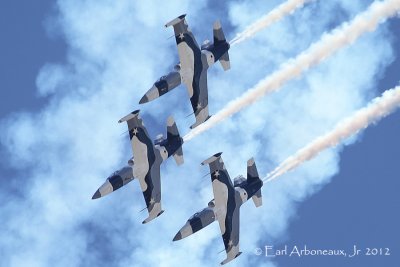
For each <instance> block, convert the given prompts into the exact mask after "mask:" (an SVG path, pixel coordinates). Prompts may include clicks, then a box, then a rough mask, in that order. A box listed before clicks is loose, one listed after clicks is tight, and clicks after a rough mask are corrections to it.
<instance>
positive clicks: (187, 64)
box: [139, 15, 230, 129]
mask: <svg viewBox="0 0 400 267" xmlns="http://www.w3.org/2000/svg"><path fill="white" fill-rule="evenodd" d="M185 16H186V15H181V16H179V17H177V18H176V19H173V20H172V21H170V22H168V23H167V24H166V25H165V27H169V26H173V28H174V33H175V40H176V44H177V46H178V55H179V60H180V63H179V64H177V65H176V66H175V67H174V70H173V71H171V72H170V73H169V74H167V75H165V76H162V77H161V78H160V79H159V80H158V81H156V82H155V83H154V85H153V87H152V88H150V89H149V90H148V91H147V93H146V94H145V95H144V96H143V97H142V99H141V100H140V102H139V103H140V104H143V103H146V102H149V101H151V100H154V99H156V98H158V97H160V96H162V95H164V94H165V93H167V92H169V91H171V90H172V89H174V88H176V87H177V86H178V85H180V84H181V83H182V82H183V83H184V84H185V85H186V88H187V91H188V94H189V98H190V102H191V105H192V108H193V113H194V114H195V117H196V122H195V123H194V124H193V125H192V126H191V127H190V128H191V129H193V128H195V127H197V126H198V125H200V124H202V123H203V122H205V121H206V120H208V119H209V118H210V115H209V112H208V88H207V70H208V68H209V67H210V66H211V65H213V64H214V63H215V62H217V61H219V62H220V63H221V65H222V68H223V69H224V70H225V71H226V70H228V69H230V61H229V54H228V50H229V47H230V45H229V43H228V42H227V41H226V39H225V35H224V32H223V30H222V27H221V23H220V22H219V21H216V22H215V23H214V26H213V35H214V42H213V43H212V44H211V43H210V41H208V40H206V41H205V42H204V43H203V44H202V46H201V47H199V45H198V44H197V42H196V39H195V38H194V36H193V34H192V32H191V31H190V29H189V27H188V24H187V22H186V20H185Z"/></svg>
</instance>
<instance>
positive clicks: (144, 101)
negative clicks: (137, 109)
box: [139, 95, 149, 104]
mask: <svg viewBox="0 0 400 267" xmlns="http://www.w3.org/2000/svg"><path fill="white" fill-rule="evenodd" d="M147 102H149V99H148V98H147V95H144V96H143V97H142V98H141V99H140V101H139V104H144V103H147Z"/></svg>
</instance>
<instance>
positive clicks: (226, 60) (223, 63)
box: [219, 51, 231, 71]
mask: <svg viewBox="0 0 400 267" xmlns="http://www.w3.org/2000/svg"><path fill="white" fill-rule="evenodd" d="M219 63H221V66H222V68H223V69H224V71H227V70H229V69H230V68H231V62H230V60H229V53H228V51H226V52H225V54H223V55H222V56H221V58H220V59H219Z"/></svg>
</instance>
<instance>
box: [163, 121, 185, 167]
mask: <svg viewBox="0 0 400 267" xmlns="http://www.w3.org/2000/svg"><path fill="white" fill-rule="evenodd" d="M167 139H168V142H170V143H178V144H180V147H179V148H178V149H177V150H176V152H175V153H174V154H173V157H174V159H175V162H176V164H177V165H181V164H183V162H184V160H183V150H182V145H183V140H182V138H181V136H180V135H179V130H178V127H177V126H176V123H175V120H174V118H173V117H172V116H170V117H169V118H168V121H167Z"/></svg>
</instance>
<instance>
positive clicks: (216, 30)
mask: <svg viewBox="0 0 400 267" xmlns="http://www.w3.org/2000/svg"><path fill="white" fill-rule="evenodd" d="M213 34H214V45H218V44H220V43H227V42H226V39H225V34H224V31H223V30H222V26H221V23H220V22H219V20H217V21H216V22H214V27H213ZM228 45H229V44H228ZM219 62H220V63H221V66H222V68H223V69H224V71H227V70H229V69H230V68H231V62H230V61H229V53H228V51H226V52H225V53H224V54H223V55H222V56H221V58H220V59H219Z"/></svg>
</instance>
